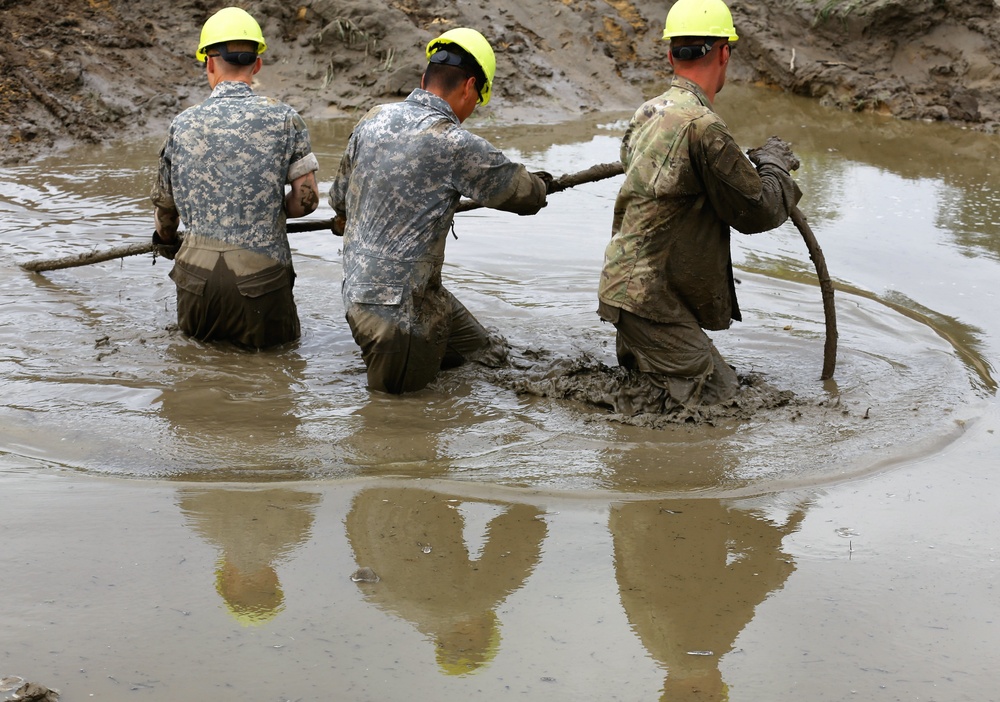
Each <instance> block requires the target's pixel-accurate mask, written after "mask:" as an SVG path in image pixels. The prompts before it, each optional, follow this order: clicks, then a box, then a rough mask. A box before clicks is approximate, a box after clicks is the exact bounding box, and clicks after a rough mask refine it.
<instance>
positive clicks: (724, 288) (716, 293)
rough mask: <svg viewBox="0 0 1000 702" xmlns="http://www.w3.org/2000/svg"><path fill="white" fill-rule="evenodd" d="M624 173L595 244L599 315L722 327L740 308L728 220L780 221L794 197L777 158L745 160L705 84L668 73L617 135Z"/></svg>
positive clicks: (742, 226) (751, 225) (740, 223)
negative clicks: (600, 250)
mask: <svg viewBox="0 0 1000 702" xmlns="http://www.w3.org/2000/svg"><path fill="white" fill-rule="evenodd" d="M621 160H622V164H623V165H624V167H625V182H624V183H623V184H622V187H621V189H620V191H619V193H618V198H617V200H616V201H615V211H614V220H613V223H612V228H611V242H610V243H609V244H608V246H607V249H606V250H605V253H604V269H603V271H602V273H601V281H600V287H599V291H598V297H599V300H600V303H601V305H600V308H599V310H598V312H599V314H600V315H601V316H602V317H603V318H604V319H607V320H608V321H612V322H614V321H617V309H624V310H628V311H629V312H631V313H633V314H636V315H639V316H641V317H644V318H646V319H650V320H653V321H655V322H677V321H681V320H689V319H690V318H691V315H694V317H695V319H697V320H698V323H699V324H700V325H701V326H702V328H704V329H726V328H728V327H729V325H730V323H731V321H730V320H731V319H735V320H739V319H740V318H741V317H740V311H739V305H738V303H737V301H736V289H735V286H734V285H733V269H732V259H731V256H730V250H729V232H730V227H733V228H735V229H737V230H738V231H740V232H743V233H745V234H751V233H754V232H762V231H766V230H768V229H774V228H775V227H778V226H780V225H781V224H782V223H783V222H784V221H785V220H786V219H787V218H788V217H789V215H790V213H791V210H792V208H793V207H794V206H795V204H796V203H797V202H798V200H799V198H800V197H801V191H800V190H799V188H798V186H797V185H796V184H795V181H794V180H792V177H791V176H790V175H789V174H788V173H786V172H785V171H783V170H781V169H780V168H778V167H777V166H773V165H763V166H761V168H760V169H759V172H758V170H757V169H755V168H754V166H753V164H752V163H751V162H750V160H749V159H748V158H747V157H746V156H745V155H744V154H743V152H742V150H741V149H740V147H739V146H738V145H737V144H736V142H735V141H734V140H733V137H732V135H731V134H730V133H729V129H728V127H726V124H725V122H723V121H722V118H720V117H719V116H718V115H717V114H715V112H714V111H713V110H712V106H711V103H710V102H709V100H708V98H707V97H706V96H705V93H704V92H703V91H702V90H701V88H699V87H698V85H697V84H695V83H693V82H692V81H690V80H687V79H686V78H682V77H679V76H675V77H674V80H673V83H672V85H671V86H670V89H669V90H667V92H665V93H664V94H663V95H660V96H659V97H656V98H653V99H652V100H650V101H649V102H647V103H646V104H644V105H643V106H642V107H640V108H639V110H638V111H637V112H636V113H635V115H634V116H633V117H632V121H631V122H630V123H629V126H628V129H627V130H626V132H625V137H624V139H623V140H622V146H621Z"/></svg>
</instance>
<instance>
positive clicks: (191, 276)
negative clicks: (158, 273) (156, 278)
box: [170, 261, 209, 297]
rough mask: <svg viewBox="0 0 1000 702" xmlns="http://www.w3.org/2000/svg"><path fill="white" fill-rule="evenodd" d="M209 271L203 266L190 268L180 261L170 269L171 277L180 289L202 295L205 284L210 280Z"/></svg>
mask: <svg viewBox="0 0 1000 702" xmlns="http://www.w3.org/2000/svg"><path fill="white" fill-rule="evenodd" d="M208 276H209V274H208V271H205V270H204V269H201V268H190V267H188V266H185V265H184V264H183V263H180V262H178V261H175V262H174V267H173V268H172V269H170V279H171V280H173V281H174V284H176V285H177V288H178V289H179V290H183V291H184V292H188V293H191V294H192V295H197V296H198V297H202V296H203V295H204V294H205V284H206V283H207V282H208Z"/></svg>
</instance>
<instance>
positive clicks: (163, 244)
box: [153, 231, 181, 261]
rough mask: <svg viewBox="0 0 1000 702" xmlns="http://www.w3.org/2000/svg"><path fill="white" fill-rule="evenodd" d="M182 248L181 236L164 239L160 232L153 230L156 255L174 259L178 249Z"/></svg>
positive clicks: (170, 259) (169, 259)
mask: <svg viewBox="0 0 1000 702" xmlns="http://www.w3.org/2000/svg"><path fill="white" fill-rule="evenodd" d="M180 248H181V238H180V237H179V236H175V237H174V239H173V241H169V242H168V241H164V240H163V239H161V238H160V234H159V232H156V231H154V232H153V253H154V254H155V255H156V256H163V258H165V259H167V260H168V261H173V260H174V256H176V255H177V251H178V250H179V249H180Z"/></svg>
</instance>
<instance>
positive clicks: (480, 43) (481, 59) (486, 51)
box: [427, 27, 497, 105]
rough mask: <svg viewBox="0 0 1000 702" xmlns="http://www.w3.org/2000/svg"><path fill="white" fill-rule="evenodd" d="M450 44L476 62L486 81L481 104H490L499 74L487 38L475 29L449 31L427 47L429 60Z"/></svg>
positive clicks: (480, 93)
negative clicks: (463, 51)
mask: <svg viewBox="0 0 1000 702" xmlns="http://www.w3.org/2000/svg"><path fill="white" fill-rule="evenodd" d="M448 44H454V45H456V46H458V47H459V48H461V49H464V50H465V52H466V53H468V54H469V55H470V56H472V58H474V59H475V60H476V63H477V64H478V65H479V69H480V70H481V71H482V72H483V78H484V79H485V82H484V84H483V87H482V89H481V90H480V91H479V102H480V103H482V104H483V105H485V104H487V103H489V101H490V94H491V93H492V92H493V77H494V76H495V75H496V72H497V58H496V55H495V54H494V53H493V47H491V46H490V43H489V42H488V41H486V37H484V36H483V35H482V34H480V33H479V32H477V31H476V30H475V29H469V28H467V27H459V28H458V29H449V30H448V31H447V32H445V33H444V34H442V35H441V36H439V37H438V38H437V39H432V40H431V42H430V43H429V44H428V45H427V60H428V61H429V60H430V58H431V56H433V55H434V54H435V53H436V52H437V51H438V50H439V49H447V48H448V46H447V45H448Z"/></svg>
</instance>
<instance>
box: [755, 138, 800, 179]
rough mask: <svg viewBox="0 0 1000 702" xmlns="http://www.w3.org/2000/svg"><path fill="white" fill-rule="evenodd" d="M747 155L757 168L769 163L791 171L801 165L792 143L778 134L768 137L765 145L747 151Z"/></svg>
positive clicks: (785, 170) (786, 171)
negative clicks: (777, 135) (793, 151)
mask: <svg viewBox="0 0 1000 702" xmlns="http://www.w3.org/2000/svg"><path fill="white" fill-rule="evenodd" d="M747 156H748V157H749V158H750V161H751V162H752V163H753V165H755V166H757V168H760V167H761V166H763V165H764V164H765V163H769V164H771V165H772V166H777V167H778V168H780V169H781V170H783V171H784V172H785V173H791V172H792V171H794V170H797V169H798V167H799V159H798V157H797V156H796V155H795V154H793V153H792V145H791V144H789V143H788V142H787V141H783V140H782V139H779V138H778V137H776V136H772V137H768V139H767V141H766V142H764V145H763V146H759V147H757V148H756V149H750V150H749V151H747Z"/></svg>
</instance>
